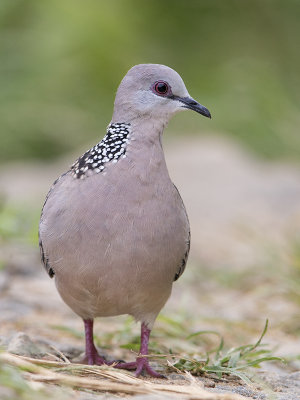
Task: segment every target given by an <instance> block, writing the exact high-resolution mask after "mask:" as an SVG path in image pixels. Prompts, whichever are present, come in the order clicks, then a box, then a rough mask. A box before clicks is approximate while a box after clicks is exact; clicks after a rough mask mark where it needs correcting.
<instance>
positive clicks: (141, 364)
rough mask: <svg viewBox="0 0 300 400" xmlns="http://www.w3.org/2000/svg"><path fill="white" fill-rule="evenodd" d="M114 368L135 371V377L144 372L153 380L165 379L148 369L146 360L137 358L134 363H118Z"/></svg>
mask: <svg viewBox="0 0 300 400" xmlns="http://www.w3.org/2000/svg"><path fill="white" fill-rule="evenodd" d="M114 367H115V368H120V369H127V370H135V376H136V377H138V376H140V375H141V374H142V373H143V372H146V373H147V374H148V375H150V376H152V377H153V378H166V377H165V376H164V375H162V374H159V373H158V372H156V371H155V370H154V369H153V368H152V367H150V364H149V361H148V360H147V358H142V357H138V358H137V359H136V361H134V362H129V363H118V364H117V365H115V366H114Z"/></svg>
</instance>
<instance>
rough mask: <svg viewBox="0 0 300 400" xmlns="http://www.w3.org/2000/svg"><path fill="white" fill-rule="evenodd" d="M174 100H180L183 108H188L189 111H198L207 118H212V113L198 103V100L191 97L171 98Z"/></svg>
mask: <svg viewBox="0 0 300 400" xmlns="http://www.w3.org/2000/svg"><path fill="white" fill-rule="evenodd" d="M171 97H172V99H174V100H178V101H180V102H181V103H183V105H182V107H184V108H188V109H189V110H193V111H196V112H197V113H199V114H202V115H204V116H205V117H208V118H211V115H210V112H209V111H208V109H207V108H206V107H204V106H202V105H201V104H199V103H197V101H196V100H194V99H192V98H191V97H179V96H171Z"/></svg>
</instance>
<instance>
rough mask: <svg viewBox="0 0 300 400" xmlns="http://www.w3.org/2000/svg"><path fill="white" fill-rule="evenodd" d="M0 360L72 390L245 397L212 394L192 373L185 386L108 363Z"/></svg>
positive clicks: (226, 399)
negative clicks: (127, 370)
mask: <svg viewBox="0 0 300 400" xmlns="http://www.w3.org/2000/svg"><path fill="white" fill-rule="evenodd" d="M0 363H4V364H8V365H10V366H13V367H14V368H17V369H18V370H20V371H22V375H23V377H24V378H26V380H29V381H33V382H42V383H47V384H50V383H51V384H55V385H60V386H63V387H71V388H73V389H81V390H83V389H87V390H92V391H100V392H111V393H116V394H120V395H121V394H123V395H125V394H127V395H135V394H161V395H168V394H169V395H173V396H176V397H178V398H180V399H186V400H242V399H243V400H245V397H242V396H239V395H236V394H218V393H210V392H208V391H206V390H205V389H204V388H203V385H202V384H201V382H199V381H198V380H197V379H196V378H194V377H193V376H192V375H191V374H190V373H188V372H186V373H185V374H184V376H185V380H184V381H183V382H184V383H183V384H182V385H178V384H170V383H169V382H168V381H159V383H157V382H158V381H157V380H144V379H139V378H135V377H133V376H132V375H131V374H129V373H127V372H123V371H122V372H120V371H116V370H115V369H113V368H110V367H107V366H101V367H98V366H84V365H80V364H70V363H66V362H54V361H47V360H42V359H32V358H28V357H21V356H17V355H13V354H9V353H1V354H0Z"/></svg>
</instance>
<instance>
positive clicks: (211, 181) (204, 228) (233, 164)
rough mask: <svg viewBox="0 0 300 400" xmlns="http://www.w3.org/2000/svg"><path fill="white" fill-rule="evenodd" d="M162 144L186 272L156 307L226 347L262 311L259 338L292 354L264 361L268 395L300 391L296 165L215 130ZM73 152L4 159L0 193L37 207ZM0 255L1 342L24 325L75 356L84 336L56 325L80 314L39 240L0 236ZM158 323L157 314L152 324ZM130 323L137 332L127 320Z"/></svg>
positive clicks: (252, 331)
mask: <svg viewBox="0 0 300 400" xmlns="http://www.w3.org/2000/svg"><path fill="white" fill-rule="evenodd" d="M165 148H166V158H167V163H168V166H169V171H170V175H171V177H172V179H173V181H174V183H175V184H176V186H177V187H178V189H179V191H180V193H181V194H182V197H183V199H184V202H185V205H186V208H187V211H188V214H189V218H190V222H191V229H192V248H191V255H190V259H189V265H188V268H187V270H186V273H185V274H184V276H183V277H182V278H181V279H180V280H179V281H178V283H176V285H174V290H173V294H172V297H171V299H170V300H169V302H168V304H167V305H166V307H165V308H164V310H163V315H164V316H171V317H174V318H176V317H178V316H179V317H180V318H182V319H186V320H187V321H189V319H190V320H191V323H190V325H191V330H202V329H209V330H212V329H213V330H217V331H218V332H220V333H221V334H222V335H223V336H224V337H225V339H226V341H227V343H228V345H230V346H238V345H241V344H246V343H249V341H250V342H251V341H252V342H253V341H255V339H257V337H258V336H259V333H260V332H261V330H262V328H263V325H264V321H265V319H266V318H269V323H270V325H269V330H268V333H267V336H266V339H265V340H266V341H267V342H268V343H269V344H270V345H271V346H273V347H274V348H275V349H274V352H275V353H276V354H277V355H280V356H285V357H289V359H290V360H291V361H290V362H289V363H288V365H287V366H283V365H281V364H280V365H279V364H278V363H277V364H265V365H264V367H263V369H264V370H265V371H266V372H265V373H264V374H265V375H263V376H264V379H265V381H267V382H268V384H269V390H270V391H271V392H272V390H275V391H276V396H277V397H276V396H275V397H273V398H278V399H282V400H287V399H293V400H296V399H297V398H299V399H300V388H299V372H297V371H298V370H299V369H300V361H299V356H300V338H299V331H300V321H299V306H300V301H299V288H300V284H299V281H298V282H297V279H299V276H300V275H299V270H296V272H297V271H298V275H295V263H296V262H297V260H298V259H296V258H295V257H296V256H295V254H296V253H295V252H296V249H297V248H298V247H297V246H298V244H299V243H300V228H299V227H300V179H299V173H300V167H299V166H295V165H288V164H283V163H268V162H263V161H260V160H257V159H255V158H254V157H252V156H250V155H249V154H247V153H246V152H245V151H243V150H242V149H240V148H239V147H237V146H236V145H235V144H233V143H231V142H230V141H226V140H225V139H223V138H219V137H205V138H200V139H193V140H192V141H186V142H185V141H183V140H176V141H175V140H174V141H172V142H170V141H169V142H166V144H165ZM74 158H75V157H74V156H70V157H68V159H63V160H60V161H58V162H55V163H53V164H52V165H44V164H19V165H18V164H14V165H6V166H3V167H2V169H1V171H0V188H1V189H0V190H1V192H0V196H1V197H2V198H5V201H6V202H7V203H9V204H12V205H15V206H16V207H20V205H22V207H29V208H31V209H32V208H36V209H37V210H38V209H39V208H40V207H41V205H42V202H43V199H44V196H45V194H46V193H47V191H48V188H49V186H50V185H51V183H52V182H53V181H54V180H55V178H56V177H57V176H58V175H59V174H60V173H61V172H63V171H64V170H65V169H66V167H67V166H68V165H70V164H71V163H72V160H73V159H74ZM1 259H2V262H3V263H4V265H6V268H4V269H3V270H2V271H0V337H1V339H0V340H1V341H2V343H3V344H4V345H5V346H9V345H10V346H11V348H13V344H11V343H12V340H15V339H16V337H17V336H16V335H18V332H25V333H26V334H27V335H29V337H30V338H31V339H32V340H33V341H34V340H43V341H46V342H47V343H48V344H51V345H53V346H54V347H56V348H59V349H60V350H61V351H63V352H65V353H66V354H69V355H70V357H71V356H72V355H78V354H79V353H80V351H82V350H83V339H82V338H74V335H73V336H72V335H70V334H68V333H67V332H63V331H61V330H59V329H57V328H55V326H66V327H68V328H70V329H75V330H77V331H79V332H80V331H81V330H82V324H81V321H80V320H79V318H78V317H76V316H75V315H74V314H73V313H72V312H71V311H70V310H69V309H68V308H67V306H65V305H64V304H63V302H62V301H61V299H60V298H59V296H58V294H57V292H56V290H55V286H54V282H53V280H50V279H49V278H48V277H47V276H46V274H45V273H44V271H43V269H42V267H41V266H40V263H39V254H38V249H37V247H34V246H28V245H26V244H22V243H21V244H20V243H18V245H17V246H15V244H14V243H13V242H11V241H2V246H1ZM298 267H299V265H298ZM298 267H297V268H298ZM295 277H296V278H295ZM124 323H126V319H125V318H124V317H121V318H118V319H116V318H109V319H106V320H101V321H99V322H98V323H97V325H96V329H97V334H98V336H99V337H100V340H101V336H102V335H104V337H111V336H113V334H114V330H115V329H117V330H118V329H119V330H120V329H122V328H121V326H122V324H124ZM161 324H162V322H160V321H158V327H160V326H161ZM132 330H133V332H135V334H137V333H138V327H137V326H135V325H134V324H133V325H132ZM154 333H155V332H154ZM154 337H155V336H154ZM156 340H158V342H159V340H160V338H159V337H158V338H156ZM167 341H168V338H167V336H166V337H165V338H163V339H161V341H160V343H161V345H163V346H164V345H166V346H167V344H166V342H167ZM125 342H126V340H125ZM0 343H1V342H0ZM109 343H110V345H112V346H113V348H110V349H106V350H105V351H107V352H108V353H109V354H110V355H112V354H113V356H114V357H126V358H129V357H132V355H131V354H130V353H128V350H126V352H124V350H120V349H118V338H117V339H116V340H115V341H114V340H113V339H110V342H109ZM204 346H205V344H204ZM14 350H15V349H14ZM25 353H26V352H25ZM76 353H77V354H76ZM297 356H298V360H297ZM175 375H176V374H175ZM172 376H173V378H174V373H173V374H172ZM173 378H172V377H170V379H173ZM174 379H175V378H174ZM297 382H298V383H297ZM206 386H214V387H213V388H210V389H209V390H217V391H219V392H226V391H229V392H231V391H236V392H238V393H240V394H242V395H245V396H249V397H252V398H266V397H265V396H268V395H266V392H264V391H262V389H261V388H260V389H258V388H257V386H256V387H252V388H248V387H246V386H245V385H241V384H239V383H235V384H232V383H230V384H229V383H228V382H222V381H220V382H217V383H214V385H209V384H207V385H206ZM273 395H274V393H273ZM105 398H110V397H105ZM145 398H146V397H145ZM147 398H148V397H147Z"/></svg>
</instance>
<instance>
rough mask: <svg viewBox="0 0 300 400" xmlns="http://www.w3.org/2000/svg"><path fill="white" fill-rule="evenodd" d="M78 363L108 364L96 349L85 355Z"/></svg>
mask: <svg viewBox="0 0 300 400" xmlns="http://www.w3.org/2000/svg"><path fill="white" fill-rule="evenodd" d="M80 364H88V365H103V364H107V365H110V364H112V363H109V362H108V361H107V360H106V359H105V358H104V357H101V356H100V355H99V354H98V352H97V351H95V352H93V353H92V354H89V355H86V356H85V357H84V359H83V360H81V361H80Z"/></svg>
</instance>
